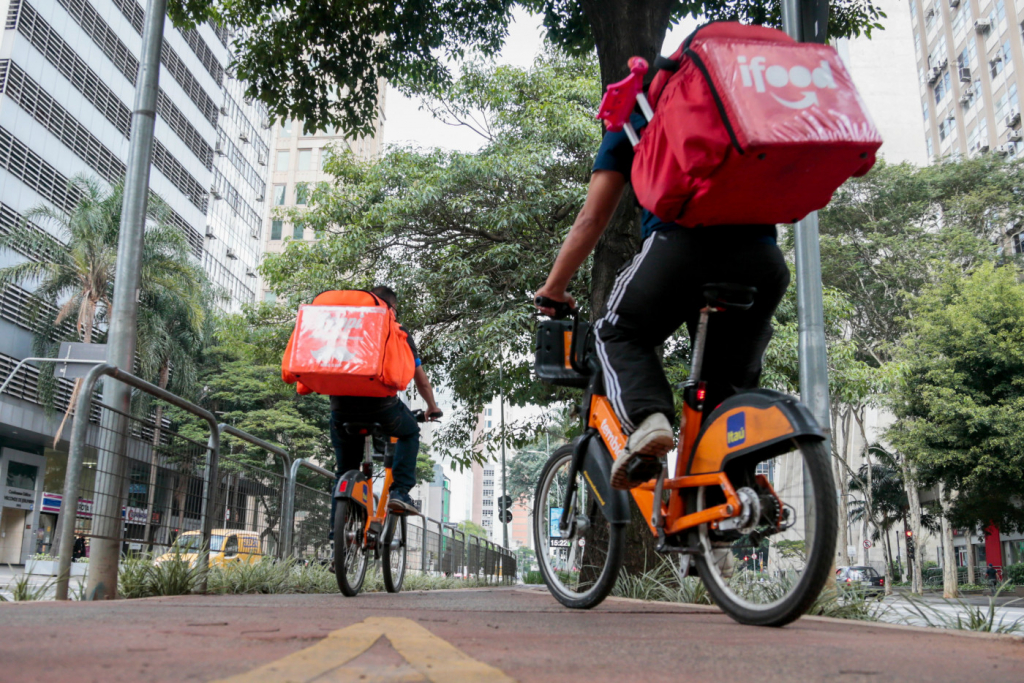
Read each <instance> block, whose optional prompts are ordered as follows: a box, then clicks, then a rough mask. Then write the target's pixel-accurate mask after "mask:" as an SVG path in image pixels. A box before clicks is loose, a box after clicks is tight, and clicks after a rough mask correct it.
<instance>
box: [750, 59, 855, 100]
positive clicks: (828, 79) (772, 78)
mask: <svg viewBox="0 0 1024 683" xmlns="http://www.w3.org/2000/svg"><path fill="white" fill-rule="evenodd" d="M736 61H737V62H739V65H740V78H741V79H742V80H743V86H744V87H746V88H751V87H752V88H754V90H755V91H757V92H759V93H763V92H766V88H765V81H767V85H770V86H771V87H772V88H785V87H787V86H789V85H793V86H795V87H797V88H801V89H802V88H807V87H809V86H810V85H811V84H812V83H813V84H814V87H815V88H817V89H819V90H824V89H826V88H828V89H832V90H835V89H836V81H835V79H834V78H833V77H832V67H831V66H829V63H828V62H827V61H826V60H824V59H823V60H821V63H820V66H818V67H816V68H815V69H814V70H813V71H812V70H811V69H809V68H807V67H806V66H801V65H799V64H798V65H796V66H793V67H791V68H789V69H787V68H786V67H784V66H780V65H778V64H773V65H771V66H769V67H765V64H764V63H765V58H764V57H754V58H753V59H751V60H750V63H749V64H747V58H746V57H745V56H743V55H740V56H739V57H737V58H736ZM768 94H769V95H771V96H772V97H773V98H775V101H776V102H778V103H779V104H781V105H782V106H784V107H789V108H790V109H806V108H807V107H810V106H811V105H814V104H818V94H817V93H816V92H815V91H814V90H801V91H800V94H801V95H803V97H802V98H801V99H799V100H796V101H791V100H785V99H782V98H781V97H779V96H778V95H776V94H775V93H768Z"/></svg>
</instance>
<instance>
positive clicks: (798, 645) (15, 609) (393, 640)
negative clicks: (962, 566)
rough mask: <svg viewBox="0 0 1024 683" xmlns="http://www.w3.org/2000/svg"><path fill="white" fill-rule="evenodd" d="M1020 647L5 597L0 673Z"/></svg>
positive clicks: (927, 633) (876, 635)
mask: <svg viewBox="0 0 1024 683" xmlns="http://www.w3.org/2000/svg"><path fill="white" fill-rule="evenodd" d="M1022 670H1024V640H1022V639H1019V638H1013V637H992V636H988V637H985V636H977V635H970V634H961V633H958V632H945V631H939V630H935V629H927V630H926V629H918V628H912V627H899V626H889V625H877V624H861V623H856V622H849V621H840V620H831V619H818V618H804V619H801V620H800V621H798V622H797V623H795V624H793V625H790V626H788V627H786V628H782V629H767V628H756V627H747V626H740V625H738V624H736V623H734V622H733V621H732V620H731V619H729V618H728V617H726V616H725V615H723V614H722V613H720V612H718V611H717V610H716V609H715V608H707V607H696V606H692V605H668V604H664V603H642V602H638V601H629V600H619V599H609V600H607V601H606V602H605V603H604V604H603V605H601V606H600V607H599V608H597V609H594V610H591V611H589V612H580V611H571V610H567V609H564V608H562V607H561V606H560V605H558V604H557V603H556V602H555V601H554V599H552V598H551V597H550V596H549V595H548V594H547V593H546V592H543V591H540V590H535V589H528V588H522V587H520V588H494V589H476V590H455V591H430V592H416V593H403V594H400V595H387V594H367V595H361V596H359V597H357V598H352V599H347V598H344V597H342V596H340V595H336V594H335V595H246V596H187V597H177V598H150V599H145V600H121V601H115V602H103V603H89V602H72V603H54V602H40V603H23V604H13V603H5V604H0V681H64V680H74V681H76V683H83V682H86V681H104V682H106V681H211V680H230V681H232V683H243V682H246V683H249V682H253V681H314V680H315V681H373V680H378V681H435V682H441V681H444V682H445V683H457V682H459V681H510V680H517V681H524V682H526V681H584V682H586V683H598V682H600V681H639V680H642V681H645V682H646V681H709V682H710V681H716V682H718V681H744V682H746V681H758V682H761V681H836V680H838V681H872V682H875V681H911V680H914V681H918V680H927V681H929V682H930V683H931V682H935V681H965V680H972V681H1020V680H1021V671H1022Z"/></svg>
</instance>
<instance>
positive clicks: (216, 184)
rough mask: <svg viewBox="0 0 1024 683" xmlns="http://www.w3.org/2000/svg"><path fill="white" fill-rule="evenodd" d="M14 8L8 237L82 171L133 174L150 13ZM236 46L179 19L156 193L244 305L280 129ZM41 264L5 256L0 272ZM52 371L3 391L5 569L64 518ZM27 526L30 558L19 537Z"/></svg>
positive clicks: (7, 78)
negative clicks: (238, 63) (237, 69)
mask: <svg viewBox="0 0 1024 683" xmlns="http://www.w3.org/2000/svg"><path fill="white" fill-rule="evenodd" d="M0 8H2V9H3V10H4V16H5V17H6V23H5V24H4V27H3V33H2V34H0V230H2V231H4V232H7V231H9V230H11V229H12V228H13V227H14V226H15V225H17V224H18V223H19V222H20V221H21V216H22V214H23V213H24V212H26V211H27V210H28V209H29V208H31V207H34V206H38V205H40V204H43V205H50V206H52V207H55V208H56V209H59V210H63V211H70V210H71V209H72V208H73V206H74V205H75V203H76V201H77V197H76V196H75V194H74V193H73V192H71V191H69V189H68V179H69V178H71V177H72V176H75V175H76V174H81V173H84V174H88V175H91V176H94V177H97V178H99V179H101V180H102V181H104V182H106V183H114V182H117V181H119V180H120V179H121V178H122V177H123V176H124V173H125V169H126V161H127V158H128V147H129V133H130V126H131V107H132V106H133V104H134V97H135V80H136V77H137V74H138V71H139V55H140V53H141V47H142V29H143V24H144V18H145V10H144V7H143V6H142V5H141V4H140V3H139V0H2V5H0ZM230 44H231V36H230V34H229V32H227V31H225V30H222V29H219V28H214V27H212V26H209V25H201V26H198V27H197V28H196V29H193V30H188V31H178V30H176V29H174V28H172V27H171V26H170V23H169V22H168V23H167V29H166V33H165V36H164V42H163V47H162V52H161V73H160V90H159V94H158V99H157V119H156V135H155V138H156V139H155V143H154V150H153V159H152V175H151V179H150V189H151V191H152V192H153V193H154V194H155V195H157V196H159V197H160V198H162V199H163V200H164V201H165V202H166V203H167V205H168V206H169V207H170V209H171V211H172V213H171V222H172V223H173V225H174V226H175V227H176V228H177V229H179V230H180V231H181V232H182V233H183V234H184V235H185V237H186V239H187V241H188V244H189V246H190V248H191V251H192V254H193V255H194V256H195V258H196V259H197V260H198V261H199V262H201V263H202V264H203V266H204V267H205V269H206V271H207V273H208V274H209V276H210V278H211V280H212V281H213V282H214V283H215V284H217V285H219V286H220V287H221V288H223V289H224V291H226V292H227V293H228V295H229V297H230V299H229V300H228V301H227V302H225V303H224V304H222V305H223V306H224V307H225V308H227V309H235V308H237V307H239V306H240V305H241V304H243V303H247V302H252V301H255V299H256V289H257V277H256V267H257V265H258V263H259V258H260V254H261V251H262V239H261V238H262V235H261V234H260V232H261V227H262V222H261V216H260V211H261V208H262V206H263V202H264V198H265V195H266V183H265V179H264V178H265V172H266V165H265V164H266V163H267V160H268V158H269V153H270V149H269V142H270V134H271V130H270V124H269V120H268V119H267V116H266V111H265V109H264V108H263V107H262V106H260V105H257V104H253V103H247V102H246V101H245V99H244V98H243V95H242V90H243V86H242V84H241V83H240V82H239V81H237V80H235V79H234V78H232V77H231V76H230V74H228V73H227V71H226V66H227V64H228V63H229V61H230ZM36 228H37V229H40V230H46V229H48V228H49V226H36ZM34 257H35V256H34V255H33V254H12V253H9V252H8V253H3V254H0V265H10V264H13V263H16V262H18V261H22V260H25V259H31V258H34ZM31 289H32V288H31V287H29V288H28V289H23V288H20V287H14V286H9V287H7V288H6V289H4V290H3V292H2V305H0V375H2V376H6V375H7V374H8V373H9V372H11V370H12V369H13V366H14V364H15V363H17V362H18V360H19V359H22V358H26V357H28V356H31V355H34V354H33V353H32V335H31V332H30V330H29V326H28V317H27V315H26V313H25V310H26V307H27V306H28V305H29V304H30V303H31V301H32V296H33V295H32V292H31V291H29V290H31ZM47 305H52V304H47ZM38 373H39V371H38V369H37V368H35V367H32V366H29V367H26V368H24V369H22V370H21V371H19V373H18V377H17V379H16V381H15V382H14V383H13V384H12V385H11V387H10V388H9V389H8V390H7V392H6V393H4V394H3V395H2V396H0V448H2V450H0V489H2V493H3V498H2V499H3V508H2V522H0V526H2V527H3V529H2V533H0V537H2V538H3V539H4V548H3V552H2V553H0V556H2V557H0V559H3V561H12V559H13V561H14V562H19V561H21V558H22V557H24V554H25V553H26V552H28V551H29V550H30V549H31V548H30V545H31V539H29V537H30V536H34V530H36V529H38V528H40V527H42V528H43V529H44V530H45V531H46V534H47V536H48V535H49V534H50V532H51V531H52V528H53V525H54V524H55V522H56V517H55V515H53V514H48V513H47V512H45V511H43V512H41V508H42V507H43V504H42V501H43V500H45V499H46V497H45V495H44V492H53V493H56V492H59V491H61V489H62V479H63V467H62V466H54V464H55V463H58V465H59V461H60V459H61V458H66V455H63V454H62V451H63V452H66V447H64V446H58V449H57V450H54V449H52V448H50V447H51V446H52V445H53V437H54V434H55V432H56V427H57V424H59V419H58V420H54V419H53V418H52V416H47V415H46V413H45V411H44V410H43V407H42V405H41V404H40V399H39V397H38V395H37V389H36V384H37V379H38ZM67 384H68V383H67V382H65V386H64V387H63V388H62V389H61V400H63V401H66V400H67V398H68V395H69V393H70V392H69V391H68V387H67ZM66 436H67V433H66V432H65V438H66ZM147 467H148V465H147ZM51 512H52V510H51ZM26 529H28V530H30V531H26ZM19 530H20V533H19V534H18V535H17V538H18V539H23V543H22V547H21V551H22V552H20V553H19V552H17V551H18V550H19V549H18V548H17V547H15V546H17V545H18V543H16V542H14V541H12V540H11V539H12V538H14V536H12V535H11V534H12V533H14V532H15V531H19ZM9 532H10V533H9Z"/></svg>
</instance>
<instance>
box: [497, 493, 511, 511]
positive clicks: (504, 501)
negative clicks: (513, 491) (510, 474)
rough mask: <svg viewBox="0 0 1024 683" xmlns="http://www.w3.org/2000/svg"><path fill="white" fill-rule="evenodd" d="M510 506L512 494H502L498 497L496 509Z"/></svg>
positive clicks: (504, 508)
mask: <svg viewBox="0 0 1024 683" xmlns="http://www.w3.org/2000/svg"><path fill="white" fill-rule="evenodd" d="M510 507H512V496H510V495H508V494H507V493H506V494H505V495H504V496H501V497H500V498H498V509H500V510H507V509H509V508H510Z"/></svg>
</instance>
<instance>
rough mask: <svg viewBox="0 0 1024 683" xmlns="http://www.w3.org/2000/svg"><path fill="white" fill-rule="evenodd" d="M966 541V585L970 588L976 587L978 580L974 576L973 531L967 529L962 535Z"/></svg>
mask: <svg viewBox="0 0 1024 683" xmlns="http://www.w3.org/2000/svg"><path fill="white" fill-rule="evenodd" d="M964 540H966V541H967V562H966V563H965V564H966V565H967V583H969V584H970V585H972V586H976V585H978V579H977V577H976V576H975V575H974V529H968V530H967V532H966V533H965V534H964Z"/></svg>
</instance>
